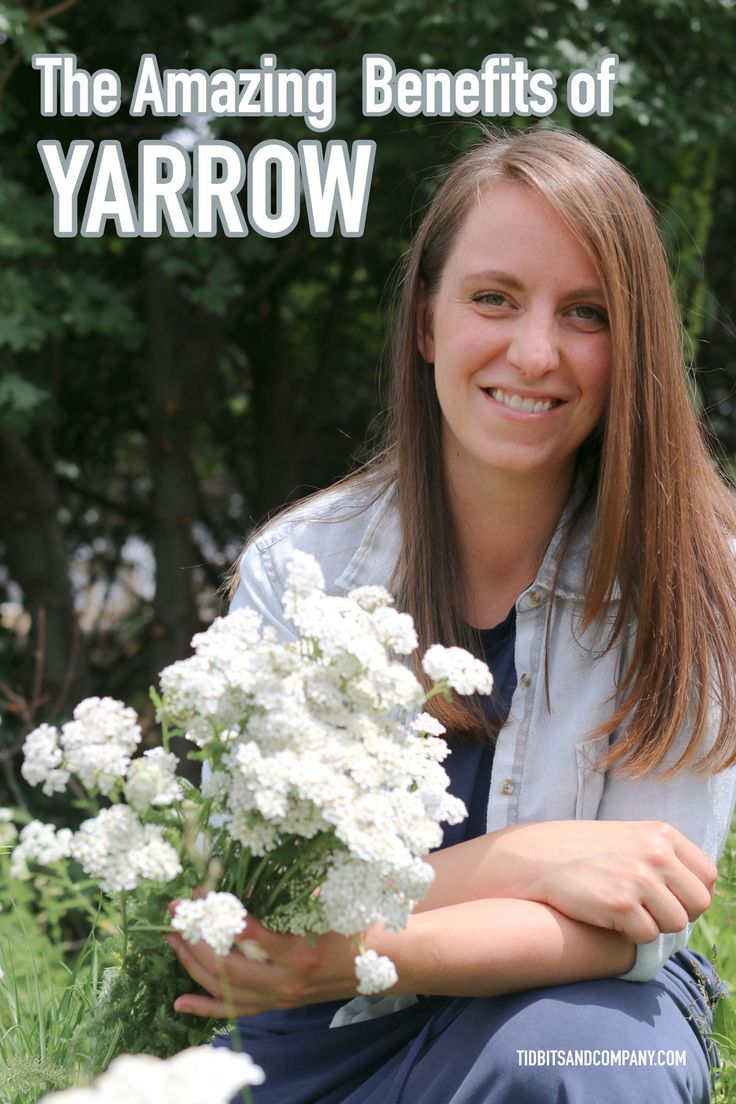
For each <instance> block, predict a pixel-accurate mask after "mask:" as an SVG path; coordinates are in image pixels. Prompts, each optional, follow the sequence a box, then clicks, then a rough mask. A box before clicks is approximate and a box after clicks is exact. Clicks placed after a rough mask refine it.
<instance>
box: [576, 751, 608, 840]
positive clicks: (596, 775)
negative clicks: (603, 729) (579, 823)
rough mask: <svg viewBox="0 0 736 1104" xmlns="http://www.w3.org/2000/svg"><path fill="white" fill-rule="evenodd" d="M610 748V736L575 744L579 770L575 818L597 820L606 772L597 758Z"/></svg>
mask: <svg viewBox="0 0 736 1104" xmlns="http://www.w3.org/2000/svg"><path fill="white" fill-rule="evenodd" d="M607 748H608V736H598V737H597V738H596V739H595V740H583V741H582V742H581V743H579V744H576V745H575V757H576V759H577V770H578V792H577V797H576V799H575V819H576V820H595V819H596V817H597V816H598V807H599V805H600V803H601V798H602V797H603V787H604V785H605V781H606V772H605V771H604V770H603V769H602V768H601V767H600V766H599V765H598V762H597V760H598V759H599V758H601V757H602V756H603V753H604V752H605V751H606V750H607Z"/></svg>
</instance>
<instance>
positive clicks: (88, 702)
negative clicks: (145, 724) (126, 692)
mask: <svg viewBox="0 0 736 1104" xmlns="http://www.w3.org/2000/svg"><path fill="white" fill-rule="evenodd" d="M140 741H141V729H140V725H139V724H138V718H137V717H136V714H135V711H134V710H133V709H131V708H130V707H129V706H127V705H124V704H123V703H122V702H120V701H116V700H115V698H85V700H84V701H82V702H80V703H79V705H78V706H77V707H76V709H75V710H74V720H72V721H68V722H67V724H65V725H63V726H62V729H61V746H62V748H63V751H64V765H65V766H66V767H67V768H68V769H69V770H70V771H71V772H72V774H76V775H77V776H78V778H79V779H80V781H81V783H82V785H83V786H85V788H86V789H88V790H94V789H99V790H100V792H101V793H103V794H109V793H110V792H111V790H112V789H113V787H114V786H115V784H116V782H118V780H119V779H122V778H124V777H125V775H126V774H127V771H128V767H129V766H130V758H131V756H132V754H133V752H134V751H135V749H136V748H137V746H138V744H139V743H140Z"/></svg>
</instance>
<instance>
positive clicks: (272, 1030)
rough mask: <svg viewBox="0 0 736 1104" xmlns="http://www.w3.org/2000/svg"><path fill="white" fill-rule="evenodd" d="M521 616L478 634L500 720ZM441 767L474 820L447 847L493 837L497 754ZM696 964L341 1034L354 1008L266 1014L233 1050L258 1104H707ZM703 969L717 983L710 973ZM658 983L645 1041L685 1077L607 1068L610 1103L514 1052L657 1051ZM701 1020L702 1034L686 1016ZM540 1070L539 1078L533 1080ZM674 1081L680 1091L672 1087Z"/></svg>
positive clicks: (450, 833) (468, 756)
mask: <svg viewBox="0 0 736 1104" xmlns="http://www.w3.org/2000/svg"><path fill="white" fill-rule="evenodd" d="M515 617H516V610H515V608H512V610H511V611H510V612H509V614H508V616H507V617H506V619H505V620H504V621H502V622H501V623H500V624H499V625H496V626H495V627H494V628H492V629H486V630H483V631H482V632H481V639H482V644H483V652H484V655H485V658H486V661H487V663H488V665H489V667H490V668H491V671H492V672H493V676H494V693H493V695H491V697H490V698H489V699H487V701H486V703H485V705H486V708H487V710H488V712H489V713H490V714H491V715H492V716H493V717H494V718H495V719H496V720H497V721H498V722H499V723H500V722H502V721H503V720H505V718H506V716H507V715H508V709H509V706H510V702H511V697H512V694H513V692H514V689H515V686H516V671H515V668H514V639H515ZM444 766H445V769H446V770H447V773H448V775H449V777H450V785H449V789H450V791H451V792H452V793H453V794H455V795H456V796H458V797H460V798H461V799H462V800H463V801H464V802H465V804H466V806H467V808H468V816H467V818H466V820H464V821H463V822H462V823H461V824H455V825H445V829H444V834H443V840H442V844H441V847H443V848H444V847H450V846H453V845H455V844H458V843H462V842H463V841H464V840H467V839H472V838H474V837H476V836H480V835H483V834H485V831H486V809H487V802H488V792H489V789H490V781H491V769H492V766H493V747H492V745H490V744H482V745H456V746H452V745H451V753H450V755H449V756H448V758H447V759H446V760H445V763H444ZM695 958H699V956H695V955H693V954H692V953H691V952H681V954H680V955H675V956H673V959H671V960H670V963H674V962H675V959H679V960H681V961H680V962H679V963H678V964H676V965H673V966H672V970H671V973H672V976H669V975H668V974H667V971H668V970H669V968H670V964H669V963H668V965H667V966H666V967H665V969H664V970H662V971H661V973H660V974H659V975H658V977H657V979H655V980H654V981H653V982H649V983H647V984H646V985H643V986H641V985H636V984H632V983H630V982H624V981H618V980H617V979H604V980H602V981H594V982H584V983H579V984H572V985H565V986H557V987H550V988H546V989H537V990H528V991H526V992H523V993H513V994H510V995H509V996H507V997H498V998H469V997H419V999H418V1000H417V1002H416V1003H414V1004H411V1005H409V1006H408V1007H405V1008H402V1009H400V1010H399V1011H395V1012H390V1013H389V1014H387V1015H384V1016H380V1017H378V1018H373V1019H367V1020H363V1021H358V1022H353V1023H349V1024H346V1025H345V1026H341V1027H333V1028H331V1027H330V1023H331V1021H332V1019H333V1017H334V1015H335V1013H336V1012H337V1010H338V1009H339V1008H340V1007H342V1006H343V1005H344V1003H345V1002H344V1001H329V1002H323V1003H321V1004H314V1005H308V1006H306V1007H304V1008H298V1009H292V1010H285V1011H274V1012H265V1013H262V1014H260V1015H258V1016H250V1017H243V1018H241V1019H240V1020H238V1022H237V1031H236V1033H235V1035H234V1037H232V1038H231V1040H230V1045H231V1046H233V1048H234V1049H242V1050H244V1051H245V1052H246V1053H248V1054H250V1056H251V1057H252V1058H253V1060H254V1061H255V1062H257V1063H258V1064H259V1065H260V1066H262V1068H263V1069H264V1071H265V1074H266V1080H265V1082H264V1084H263V1085H261V1086H258V1087H256V1088H254V1089H252V1093H253V1100H254V1104H527V1102H528V1104H532V1102H534V1104H544V1101H546V1100H549V1101H560V1102H562V1101H569V1102H571V1104H578V1102H579V1104H589V1100H590V1099H591V1098H592V1094H593V1093H595V1097H596V1101H597V1104H609V1101H610V1104H617V1102H618V1101H620V1100H622V1099H624V1098H625V1097H629V1096H632V1095H633V1098H634V1099H641V1100H645V1099H646V1100H647V1101H648V1102H649V1104H659V1102H660V1101H661V1104H673V1102H677V1101H680V1100H681V1101H682V1102H683V1104H685V1102H688V1104H689V1102H691V1101H701V1100H702V1101H706V1100H707V1099H708V1095H707V1092H708V1055H707V1046H706V1043H705V1041H704V1039H703V1033H702V1031H701V1030H700V1028H702V1027H703V1025H706V1023H707V1022H709V1014H710V1013H709V1008H708V1002H707V999H706V997H705V996H704V994H702V993H700V992H699V989H698V986H697V984H695V982H694V980H693V976H692V969H691V966H690V962H689V960H690V959H695ZM700 961H701V962H702V964H703V968H704V970H705V971H706V976H707V977H708V978H709V977H710V975H709V974H708V973H707V967H708V964H707V963H705V960H704V959H702V960H700ZM664 975H667V976H666V977H665V976H664ZM658 979H663V980H662V984H661V985H660V986H659V989H661V991H662V995H663V999H662V1000H658V998H659V996H660V994H659V993H658V992H653V993H651V994H650V997H649V1004H648V1006H647V1007H646V1009H645V1011H644V1013H643V1015H644V1019H645V1020H647V1021H648V1022H649V1024H650V1027H649V1034H650V1035H651V1039H650V1040H649V1044H648V1045H650V1046H652V1047H654V1046H656V1047H662V1046H665V1045H666V1046H668V1047H669V1046H673V1047H674V1045H675V1043H676V1042H678V1043H679V1044H680V1045H682V1046H686V1048H687V1065H686V1066H685V1067H684V1068H668V1069H666V1070H661V1069H654V1070H653V1069H651V1068H649V1069H648V1070H646V1069H645V1070H643V1071H642V1070H640V1069H638V1068H637V1069H636V1070H635V1071H634V1073H635V1075H638V1077H639V1080H638V1082H637V1081H636V1077H635V1078H633V1079H632V1076H631V1075H632V1071H631V1070H630V1069H625V1070H624V1071H623V1072H624V1074H625V1075H626V1077H625V1080H624V1081H621V1080H620V1078H618V1079H617V1077H616V1076H615V1073H616V1071H613V1070H611V1069H607V1070H605V1073H606V1074H607V1075H609V1077H610V1075H611V1074H614V1076H613V1078H612V1079H610V1087H609V1090H608V1091H609V1092H610V1095H608V1094H607V1091H606V1087H605V1086H603V1085H600V1084H598V1082H597V1081H596V1082H594V1081H593V1080H591V1077H592V1076H593V1072H594V1071H592V1070H590V1069H582V1070H581V1069H578V1068H574V1069H571V1070H567V1071H566V1075H567V1076H566V1080H565V1081H564V1087H562V1088H561V1086H560V1085H557V1087H555V1086H556V1084H557V1083H556V1080H555V1079H556V1077H557V1076H558V1075H559V1074H560V1072H561V1070H560V1069H559V1068H555V1069H554V1070H550V1069H548V1068H545V1069H542V1070H541V1071H540V1068H539V1067H538V1066H534V1067H529V1066H522V1065H520V1064H519V1059H518V1054H517V1048H518V1047H527V1048H528V1047H532V1046H535V1045H537V1044H536V1043H535V1041H534V1040H535V1037H536V1036H538V1035H539V1031H540V1029H541V1030H542V1034H543V1036H544V1038H545V1039H546V1041H545V1043H544V1045H545V1046H550V1045H552V1044H553V1043H555V1045H556V1042H559V1041H560V1039H563V1038H564V1039H565V1040H566V1042H565V1045H567V1041H569V1040H570V1039H571V1038H572V1040H573V1042H574V1045H575V1046H576V1047H580V1046H585V1045H586V1043H585V1041H584V1040H586V1038H587V1039H589V1038H590V1027H591V1024H594V1025H595V1039H597V1043H598V1045H601V1040H603V1045H605V1046H615V1047H627V1046H629V1045H631V1046H632V1047H634V1046H636V1047H641V1046H644V1045H647V1042H646V1038H647V1031H646V1025H645V1024H642V1023H641V1022H640V1020H641V1016H640V1015H639V1009H640V1008H641V997H642V995H643V994H644V992H645V991H646V990H648V989H651V988H652V987H656V985H657V981H658ZM606 987H608V988H606ZM645 1004H646V1002H645ZM591 1005H593V1006H595V1007H593V1008H591ZM660 1005H661V1009H660V1013H661V1014H660V1015H659V1016H657V1015H656V1014H655V1013H656V1009H657V1008H659V1006H660ZM693 1011H695V1012H696V1013H697V1015H696V1017H695V1019H696V1021H697V1025H700V1027H698V1026H697V1025H696V1024H695V1022H694V1021H693V1019H692V1018H688V1017H689V1016H690V1013H692V1012H693ZM632 1012H633V1014H632ZM663 1017H664V1018H663ZM665 1021H666V1022H665ZM550 1025H552V1026H553V1027H554V1025H557V1028H558V1036H559V1037H558V1036H555V1039H554V1040H550V1038H549V1036H548V1031H549V1029H550ZM627 1028H628V1033H629V1037H630V1040H631V1043H630V1044H629V1042H627V1041H626V1037H627ZM643 1028H644V1030H643ZM632 1029H633V1030H632ZM586 1032H587V1035H586ZM665 1038H666V1040H667V1041H666V1043H665V1042H663V1039H665ZM655 1039H656V1042H655V1041H654V1040H655ZM555 1040H556V1042H555ZM218 1042H221V1040H218ZM222 1042H223V1043H224V1042H225V1040H222ZM540 1073H541V1075H542V1080H541V1081H540V1082H538V1083H535V1082H534V1080H533V1079H534V1078H535V1077H536V1078H538V1077H539V1076H540ZM597 1073H598V1074H599V1075H600V1073H601V1071H600V1070H598V1071H597ZM617 1073H618V1074H619V1075H620V1074H621V1070H620V1069H619V1070H618V1071H617ZM642 1073H643V1074H644V1076H642ZM581 1074H583V1075H587V1079H586V1078H585V1077H583V1078H582V1079H580V1075H581ZM647 1074H648V1075H649V1077H648V1078H647ZM652 1074H654V1075H655V1077H654V1079H652V1076H651V1075H652ZM678 1076H679V1078H680V1082H681V1083H680V1082H676V1081H675V1080H673V1078H675V1079H676V1078H677V1077H678ZM530 1077H531V1079H532V1080H530ZM576 1077H577V1079H578V1080H576ZM576 1086H577V1088H576ZM658 1093H659V1095H658Z"/></svg>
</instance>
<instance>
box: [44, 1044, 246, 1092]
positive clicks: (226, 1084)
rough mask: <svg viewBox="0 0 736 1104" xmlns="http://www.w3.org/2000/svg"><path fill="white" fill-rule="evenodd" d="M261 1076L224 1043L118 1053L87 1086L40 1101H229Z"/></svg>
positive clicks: (244, 1055)
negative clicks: (161, 1053)
mask: <svg viewBox="0 0 736 1104" xmlns="http://www.w3.org/2000/svg"><path fill="white" fill-rule="evenodd" d="M264 1080H265V1075H264V1073H263V1070H262V1069H261V1068H260V1066H257V1065H256V1064H255V1062H254V1061H253V1060H252V1058H250V1057H249V1055H247V1054H242V1053H237V1052H235V1051H232V1050H229V1049H228V1048H226V1047H213V1046H198V1047H189V1048H188V1049H187V1050H182V1051H180V1052H179V1053H178V1054H175V1055H174V1056H173V1057H172V1058H166V1059H162V1058H154V1057H153V1056H152V1055H150V1054H134V1055H133V1054H122V1055H120V1057H119V1058H115V1059H114V1061H112V1062H111V1063H110V1065H109V1067H108V1069H107V1070H106V1071H105V1073H103V1074H101V1076H100V1077H98V1079H97V1080H96V1081H95V1082H94V1084H93V1085H92V1086H90V1088H88V1089H67V1090H66V1091H65V1092H55V1093H51V1094H50V1095H48V1096H44V1097H43V1098H42V1099H41V1101H40V1102H39V1104H228V1102H229V1101H230V1100H231V1099H232V1098H233V1097H234V1096H235V1094H236V1093H237V1092H238V1091H239V1090H240V1089H243V1088H245V1086H246V1085H261V1084H263V1081H264Z"/></svg>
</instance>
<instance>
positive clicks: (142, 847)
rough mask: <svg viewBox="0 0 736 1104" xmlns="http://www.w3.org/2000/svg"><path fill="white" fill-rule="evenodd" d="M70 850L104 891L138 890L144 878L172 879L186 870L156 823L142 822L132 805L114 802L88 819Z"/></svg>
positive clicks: (167, 880)
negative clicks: (109, 807) (183, 869)
mask: <svg viewBox="0 0 736 1104" xmlns="http://www.w3.org/2000/svg"><path fill="white" fill-rule="evenodd" d="M70 853H71V855H72V857H73V858H75V859H76V860H77V862H78V863H79V864H80V865H81V866H82V868H83V869H84V870H85V871H86V873H87V874H90V875H91V876H92V877H93V878H95V879H96V880H97V881H98V882H99V884H100V888H101V889H102V890H103V892H104V893H119V892H121V891H122V890H131V889H135V888H136V886H137V885H138V882H139V880H140V879H141V878H146V879H148V881H152V882H170V881H171V880H172V879H173V878H175V877H176V875H177V874H180V873H181V871H182V865H181V861H180V859H179V855H178V853H177V851H176V849H175V848H174V847H172V845H171V844H170V843H167V842H166V840H165V839H164V838H163V833H162V830H161V828H160V827H159V826H158V825H156V824H142V823H141V821H140V820H139V819H138V817H137V816H136V814H135V812H134V811H133V810H132V809H131V808H130V807H129V806H128V805H113V807H112V808H111V809H103V810H102V811H101V812H100V813H98V815H97V816H96V817H94V818H92V819H90V820H85V821H84V822H83V824H82V825H81V826H80V829H79V831H78V832H76V833H75V834H74V836H73V837H72V840H71V843H70Z"/></svg>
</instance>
